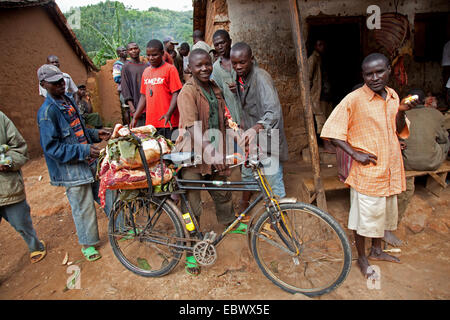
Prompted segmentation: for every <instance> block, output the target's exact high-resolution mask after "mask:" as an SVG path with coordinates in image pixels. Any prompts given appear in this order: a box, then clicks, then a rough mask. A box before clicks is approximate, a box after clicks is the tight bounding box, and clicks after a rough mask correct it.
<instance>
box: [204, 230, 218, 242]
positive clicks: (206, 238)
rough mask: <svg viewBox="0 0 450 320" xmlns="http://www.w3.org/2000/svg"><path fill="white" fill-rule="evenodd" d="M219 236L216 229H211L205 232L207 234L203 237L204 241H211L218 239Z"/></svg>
mask: <svg viewBox="0 0 450 320" xmlns="http://www.w3.org/2000/svg"><path fill="white" fill-rule="evenodd" d="M216 237H217V233H215V232H214V231H210V232H207V233H205V236H204V237H203V241H209V242H213V241H214V240H216Z"/></svg>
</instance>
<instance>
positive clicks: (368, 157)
mask: <svg viewBox="0 0 450 320" xmlns="http://www.w3.org/2000/svg"><path fill="white" fill-rule="evenodd" d="M352 158H353V160H355V161H358V162H359V163H361V164H363V165H368V164H370V163H373V164H374V165H376V164H377V160H378V158H377V156H374V155H373V154H370V153H364V152H359V151H355V153H354V154H353V155H352Z"/></svg>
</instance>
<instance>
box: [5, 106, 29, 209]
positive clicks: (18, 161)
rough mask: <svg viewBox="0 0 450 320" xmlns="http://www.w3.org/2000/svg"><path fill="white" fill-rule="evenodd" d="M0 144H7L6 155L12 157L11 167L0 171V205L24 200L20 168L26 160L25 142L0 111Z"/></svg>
mask: <svg viewBox="0 0 450 320" xmlns="http://www.w3.org/2000/svg"><path fill="white" fill-rule="evenodd" d="M0 144H6V145H8V146H9V150H8V151H7V152H6V155H8V156H10V157H11V158H12V167H11V168H10V169H8V170H7V171H0V206H6V205H10V204H14V203H18V202H21V201H23V200H25V186H24V183H23V179H22V173H21V171H20V168H21V167H22V166H23V165H24V164H25V163H26V162H27V161H28V157H27V144H26V142H25V140H24V138H23V137H22V135H21V134H20V132H19V130H17V128H16V126H15V125H14V124H13V122H12V121H11V120H10V119H9V118H8V117H7V116H6V115H5V114H4V113H3V112H1V111H0Z"/></svg>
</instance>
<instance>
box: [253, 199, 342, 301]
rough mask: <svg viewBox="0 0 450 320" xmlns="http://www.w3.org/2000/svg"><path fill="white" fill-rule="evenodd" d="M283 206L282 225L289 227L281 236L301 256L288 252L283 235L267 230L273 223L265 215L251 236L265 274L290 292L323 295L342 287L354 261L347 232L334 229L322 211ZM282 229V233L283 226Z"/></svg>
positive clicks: (289, 205) (292, 205) (258, 261)
mask: <svg viewBox="0 0 450 320" xmlns="http://www.w3.org/2000/svg"><path fill="white" fill-rule="evenodd" d="M280 206H282V207H281V212H282V214H283V216H282V217H280V218H281V219H280V222H279V223H280V224H282V223H284V225H285V227H286V229H283V230H285V231H281V232H282V236H283V237H284V238H285V240H286V241H288V242H290V243H291V245H290V246H292V247H297V248H298V249H299V254H298V256H297V255H296V254H295V253H293V252H291V251H290V250H289V249H287V247H286V245H285V244H284V241H282V240H281V238H280V236H281V235H280V234H278V233H276V232H274V230H273V229H272V230H270V227H265V226H266V225H269V223H270V216H269V214H267V213H266V214H265V215H263V216H261V217H260V219H259V220H258V221H257V222H256V224H255V227H254V232H253V233H252V250H253V253H254V256H255V259H256V260H257V263H258V265H259V266H260V268H261V270H262V271H263V272H264V274H265V275H266V276H267V277H268V278H269V279H271V280H272V281H273V282H274V283H275V284H277V285H278V286H280V287H281V288H283V289H285V290H287V291H290V292H302V293H305V294H309V295H315V294H322V293H323V292H326V291H327V290H331V289H330V288H333V287H334V286H336V285H338V284H340V283H341V282H342V281H343V279H345V277H346V275H347V274H348V271H349V268H350V261H351V252H350V246H349V244H348V240H347V238H346V236H345V232H344V231H343V230H342V229H341V228H340V229H337V230H339V233H338V232H337V231H336V230H335V228H339V226H338V227H332V226H331V224H330V222H329V221H328V220H327V219H330V218H329V216H327V215H326V214H325V213H323V212H321V211H320V210H319V209H317V212H313V209H310V208H308V209H303V205H302V204H284V205H283V204H282V205H280ZM283 207H284V208H283ZM310 207H311V206H310ZM279 228H280V230H282V226H279ZM286 231H288V233H286ZM289 234H290V235H289ZM268 236H270V239H268ZM343 243H345V244H346V246H345V250H344V246H343Z"/></svg>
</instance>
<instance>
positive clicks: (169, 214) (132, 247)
mask: <svg viewBox="0 0 450 320" xmlns="http://www.w3.org/2000/svg"><path fill="white" fill-rule="evenodd" d="M160 203H161V200H160V199H156V198H151V199H147V198H137V199H135V200H132V201H122V200H118V201H117V202H116V203H115V205H114V208H113V210H112V212H111V218H110V221H109V225H108V231H109V241H110V244H111V247H112V250H113V252H114V254H115V256H116V257H117V258H118V260H119V261H120V262H121V263H122V265H123V266H124V267H125V268H127V269H128V270H130V271H131V272H133V273H135V274H137V275H140V276H144V277H161V276H164V275H166V274H168V273H170V272H171V271H172V270H173V269H174V268H175V267H176V266H177V265H178V263H179V261H180V259H181V256H182V255H183V250H182V249H179V248H174V247H169V246H167V245H164V244H155V243H153V242H150V241H149V239H155V238H156V239H158V240H164V239H166V240H167V241H170V239H173V237H176V238H178V240H176V241H175V240H172V241H171V243H172V244H175V245H184V242H183V241H182V240H179V239H180V238H184V236H185V234H184V229H183V224H182V223H181V221H180V219H179V218H178V216H177V214H176V213H175V212H174V211H173V210H172V208H171V207H170V206H169V205H168V204H167V202H165V203H164V204H163V205H162V206H161V210H160V212H161V214H160V215H159V217H158V219H157V220H156V219H155V218H157V217H156V215H155V217H154V219H155V220H156V221H155V223H154V224H153V229H152V230H151V232H149V229H150V226H149V227H147V228H146V227H145V225H146V224H147V223H148V221H149V219H150V217H151V213H152V210H153V213H154V211H155V208H157V207H158V206H159V205H160ZM137 208H139V210H138V209H137ZM123 212H125V217H126V218H125V219H123V216H124V215H123ZM130 212H133V220H134V221H133V222H132V221H131V220H130V219H129V217H130ZM141 213H143V214H141ZM138 215H139V216H138ZM133 223H134V225H135V226H136V227H135V228H136V230H137V234H134V228H133ZM155 267H157V268H156V269H155Z"/></svg>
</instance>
